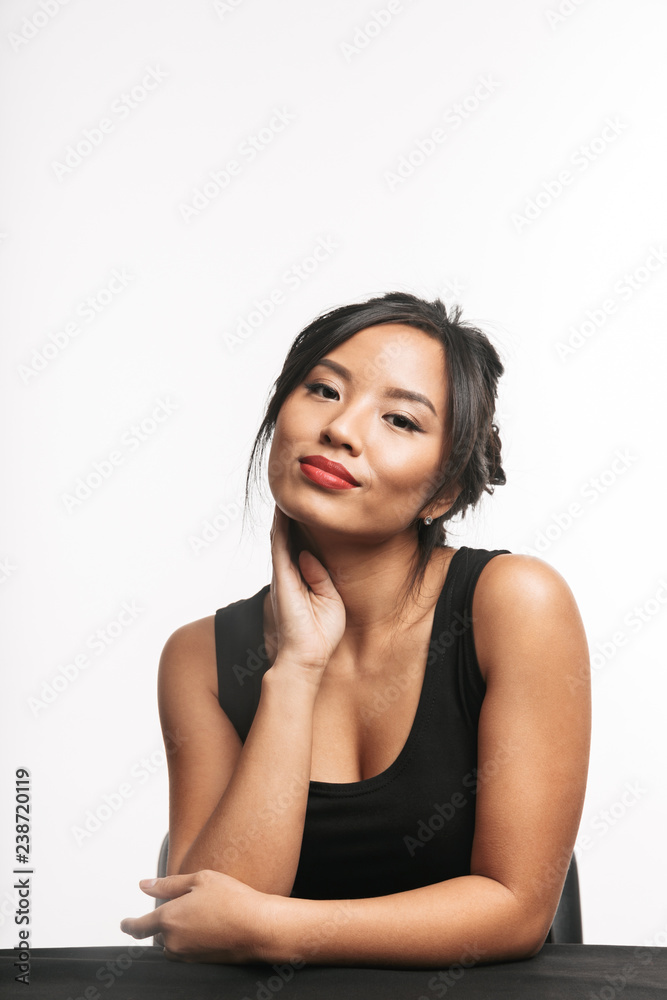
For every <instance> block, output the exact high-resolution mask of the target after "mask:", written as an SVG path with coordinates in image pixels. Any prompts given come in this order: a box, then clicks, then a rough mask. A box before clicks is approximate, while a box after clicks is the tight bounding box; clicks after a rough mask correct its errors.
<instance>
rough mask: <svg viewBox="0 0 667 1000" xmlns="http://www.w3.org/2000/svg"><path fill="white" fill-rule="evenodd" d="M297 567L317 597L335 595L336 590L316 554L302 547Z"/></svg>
mask: <svg viewBox="0 0 667 1000" xmlns="http://www.w3.org/2000/svg"><path fill="white" fill-rule="evenodd" d="M299 569H300V570H301V573H302V574H303V578H304V580H305V581H306V583H307V584H308V586H309V587H310V589H311V590H312V591H313V593H314V594H316V595H317V596H318V597H334V596H336V595H337V593H338V592H337V591H336V588H335V587H334V585H333V581H332V579H331V576H330V575H329V573H328V572H327V570H326V569H325V567H324V566H323V565H322V563H321V562H320V560H319V559H318V558H317V556H315V555H313V553H312V552H309V551H308V549H302V550H301V552H299Z"/></svg>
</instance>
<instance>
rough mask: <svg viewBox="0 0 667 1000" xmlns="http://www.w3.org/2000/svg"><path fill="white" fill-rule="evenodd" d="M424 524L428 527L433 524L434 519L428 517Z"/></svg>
mask: <svg viewBox="0 0 667 1000" xmlns="http://www.w3.org/2000/svg"><path fill="white" fill-rule="evenodd" d="M424 524H426V525H428V524H433V518H432V517H431V515H430V514H429V515H428V517H425V518H424Z"/></svg>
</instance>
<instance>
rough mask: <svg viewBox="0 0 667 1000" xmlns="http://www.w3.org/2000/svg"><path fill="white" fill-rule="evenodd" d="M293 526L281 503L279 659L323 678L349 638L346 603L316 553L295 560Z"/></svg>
mask: <svg viewBox="0 0 667 1000" xmlns="http://www.w3.org/2000/svg"><path fill="white" fill-rule="evenodd" d="M288 529H289V518H288V517H287V515H286V514H285V513H284V512H283V511H282V510H281V509H280V507H278V505H277V504H276V507H275V511H274V515H273V525H272V527H271V558H272V560H273V576H272V578H271V607H272V609H273V619H274V622H275V628H276V639H275V642H276V649H277V655H276V660H277V659H278V657H280V658H281V659H282V660H285V661H287V662H289V663H291V664H293V665H296V666H301V667H303V668H304V669H306V670H307V671H309V672H310V673H312V674H314V675H316V676H317V675H318V674H319V676H320V677H321V675H322V673H323V672H324V669H325V667H326V665H327V663H328V662H329V660H330V658H331V655H332V653H333V651H334V650H335V648H336V646H337V645H338V643H339V642H340V640H341V638H342V637H343V633H344V631H345V605H344V604H343V600H342V598H341V596H340V594H339V593H338V591H337V590H336V588H335V587H334V585H333V581H332V579H331V577H330V576H329V573H328V572H327V570H326V569H325V568H324V566H323V565H322V563H321V562H320V561H319V559H317V558H316V557H315V556H314V555H313V553H312V552H309V551H308V550H307V549H304V550H302V551H301V552H300V553H299V556H298V562H299V565H298V566H296V565H295V564H294V562H293V561H292V558H291V556H290V547H289V536H288ZM299 570H301V573H300V572H299ZM302 576H303V578H302ZM304 580H305V582H304ZM309 587H310V589H308V588H309Z"/></svg>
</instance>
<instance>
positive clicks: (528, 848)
mask: <svg viewBox="0 0 667 1000" xmlns="http://www.w3.org/2000/svg"><path fill="white" fill-rule="evenodd" d="M502 373H503V366H502V364H501V362H500V359H499V357H498V354H497V353H496V351H495V349H494V348H493V346H492V345H491V344H490V343H489V341H488V339H487V338H486V336H485V335H484V334H483V333H482V332H481V331H479V330H477V329H475V328H473V327H470V326H467V325H465V324H463V323H461V322H460V312H459V310H458V308H457V309H456V310H454V311H453V312H452V315H451V316H448V315H447V312H446V310H445V307H444V306H443V304H442V303H441V302H440V301H439V300H436V301H435V302H426V301H423V300H421V299H418V298H416V297H414V296H411V295H407V294H400V293H393V294H389V295H386V296H384V297H381V298H375V299H371V300H370V301H367V302H365V303H361V304H356V305H352V306H347V307H342V308H340V309H335V310H333V311H331V312H329V313H327V314H325V315H324V316H322V317H320V318H319V319H317V320H316V321H315V322H313V323H312V324H310V326H308V327H307V328H306V329H305V330H304V331H302V332H301V333H300V334H299V336H298V337H297V338H296V340H295V342H294V344H293V345H292V347H291V349H290V351H289V354H288V356H287V359H286V361H285V365H284V368H283V371H282V373H281V375H280V376H279V378H278V379H277V381H276V383H275V386H274V392H273V396H272V399H271V400H270V402H269V405H268V408H267V412H266V415H265V418H264V421H263V423H262V425H261V427H260V430H259V433H258V435H257V438H256V440H255V445H254V447H253V451H252V455H251V459H250V465H249V468H248V477H247V480H246V486H247V487H248V488H249V486H250V484H251V478H252V477H251V473H252V472H253V470H254V471H255V472H256V469H257V461H258V459H259V458H261V456H262V454H263V449H264V448H265V446H266V445H267V444H268V442H269V440H270V439H272V440H271V449H270V455H269V462H268V480H269V484H270V489H271V492H272V495H273V498H274V500H275V513H274V520H273V527H272V529H271V554H272V562H273V574H272V578H271V584H270V585H268V584H267V585H266V586H264V587H263V588H262V589H261V590H260V591H258V593H257V594H255V595H254V596H252V597H250V598H247V599H244V600H240V601H237V602H235V603H234V604H231V605H228V606H227V607H226V608H222V609H220V610H219V611H218V612H217V613H216V615H211V616H209V617H206V618H203V619H201V620H199V621H196V622H193V623H191V624H189V625H185V626H183V627H182V628H179V629H177V631H176V632H174V634H173V635H172V636H171V637H170V638H169V639H168V641H167V643H166V645H165V648H164V652H163V655H162V658H161V661H160V667H159V681H158V697H159V708H160V717H161V722H162V727H163V731H164V733H165V734H167V733H172V734H173V733H178V735H179V740H178V748H177V749H176V750H175V751H173V752H172V753H170V755H169V790H170V817H169V861H168V868H167V871H168V875H167V876H166V877H165V878H159V879H157V880H153V881H152V882H151V883H148V882H142V883H140V885H141V887H142V889H143V890H144V891H145V892H146V893H147V894H148V895H149V896H153V897H156V898H158V899H166V900H167V902H165V903H163V904H162V905H161V906H158V907H157V908H156V909H154V910H153V911H151V912H150V913H147V914H146V915H144V916H142V917H138V918H127V919H125V920H124V921H123V922H122V924H121V927H122V929H123V930H125V931H126V932H127V933H129V934H132V935H133V936H134V937H137V938H144V937H147V936H149V935H151V934H156V935H158V937H159V940H160V941H161V943H162V944H163V945H164V947H165V953H166V955H167V957H169V958H173V959H177V960H183V961H200V962H226V963H241V962H255V961H260V962H294V963H295V964H296V965H297V967H298V965H300V964H302V963H304V962H305V963H312V962H317V963H321V964H328V965H334V964H349V965H384V966H387V965H389V966H394V967H396V966H398V967H400V966H403V967H442V966H443V965H452V964H454V963H460V964H462V965H465V964H469V965H471V964H474V963H478V962H481V963H486V962H497V961H503V960H508V959H517V958H523V957H529V956H532V955H534V954H536V953H537V952H538V951H539V950H540V948H541V947H542V945H543V943H544V941H545V938H546V936H547V934H548V931H549V928H550V926H551V922H552V920H553V917H554V914H555V911H556V908H557V905H558V900H559V897H560V893H561V889H562V886H563V882H564V878H565V874H566V871H567V868H568V864H569V861H570V857H571V854H572V850H573V846H574V842H575V837H576V834H577V830H578V826H579V821H580V816H581V811H582V807H583V800H584V792H585V785H586V776H587V770H588V754H589V739H590V685H589V680H588V678H589V661H588V645H587V641H586V636H585V632H584V628H583V625H582V622H581V618H580V615H579V611H578V609H577V605H576V603H575V600H574V598H573V595H572V593H571V591H570V589H569V587H568V586H567V584H566V583H565V581H564V580H563V578H562V577H561V576H560V575H559V574H558V573H557V572H556V571H555V570H554V569H552V568H551V567H550V566H549V565H548V564H547V563H545V562H543V561H542V560H541V559H537V558H533V557H531V556H525V555H516V554H512V553H511V552H509V551H507V550H505V549H500V550H498V549H496V550H486V549H475V548H470V547H467V546H463V547H461V548H458V549H455V548H452V547H450V546H449V545H447V543H446V535H445V530H444V525H445V522H446V521H447V520H449V519H450V518H452V517H454V516H455V515H457V514H459V513H462V512H463V511H465V510H466V509H467V508H469V507H474V505H475V504H476V503H477V502H478V500H479V499H480V497H481V495H482V493H483V492H484V491H485V490H486V491H487V492H489V493H492V492H493V486H494V485H499V484H503V483H504V482H505V474H504V472H503V469H502V466H501V464H500V451H501V445H500V440H499V436H498V428H497V427H496V425H495V424H494V423H493V417H494V410H495V399H496V392H497V382H498V379H499V377H500V376H501V375H502ZM473 626H474V627H473ZM165 738H166V737H165Z"/></svg>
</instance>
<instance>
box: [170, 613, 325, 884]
mask: <svg viewBox="0 0 667 1000" xmlns="http://www.w3.org/2000/svg"><path fill="white" fill-rule="evenodd" d="M213 629H214V619H213V618H212V617H211V618H208V619H202V620H200V621H199V622H193V623H192V624H190V625H186V626H183V627H182V628H180V629H178V630H177V631H176V632H175V633H174V634H173V635H172V636H171V637H170V638H169V640H168V641H167V643H166V645H165V648H164V651H163V653H162V657H161V660H160V667H159V672H158V706H159V710H160V721H161V724H162V729H163V733H164V734H165V742H166V740H167V738H168V736H167V734H177V736H178V738H177V739H175V738H174V737H173V735H172V743H173V745H174V747H175V749H173V750H172V751H171V752H170V753H169V755H168V767H169V863H168V874H179V873H185V872H195V871H199V870H201V869H203V868H208V869H213V870H215V871H220V872H225V873H226V874H229V875H232V876H233V877H234V878H237V879H239V880H240V881H242V882H245V883H246V884H248V885H251V886H253V888H256V889H259V890H260V891H263V892H271V893H276V894H278V895H289V893H290V892H291V889H292V885H293V882H294V876H295V874H296V868H297V864H298V859H299V852H300V849H301V838H302V834H303V823H304V816H305V808H306V801H307V796H308V783H309V779H310V759H311V749H312V717H313V704H314V700H315V697H316V694H317V685H316V684H313V683H312V681H310V680H309V679H308V678H307V676H305V675H304V672H303V671H300V670H298V669H297V670H290V669H289V665H286V664H284V663H281V664H279V665H278V663H277V661H276V664H274V666H276V665H278V666H279V668H280V669H279V670H274V668H273V667H272V668H270V669H269V671H268V672H267V674H266V675H265V677H264V680H263V682H262V695H261V699H260V703H259V707H258V709H257V712H256V715H255V719H254V721H253V724H252V727H251V729H250V732H249V734H248V737H247V739H246V742H245V744H244V745H243V744H242V743H241V740H240V739H239V736H238V734H237V732H236V730H235V729H234V727H233V725H232V723H231V722H230V721H229V719H228V718H227V716H226V715H225V713H224V712H223V711H222V709H221V707H220V705H219V702H218V699H217V695H216V691H215V690H214V689H213V685H212V683H211V678H214V677H215V644H214V636H213ZM216 687H217V685H216Z"/></svg>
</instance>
